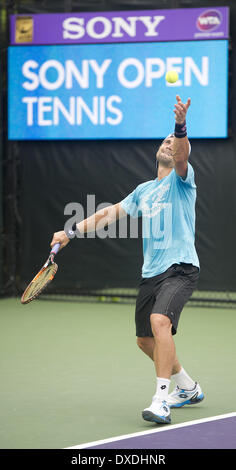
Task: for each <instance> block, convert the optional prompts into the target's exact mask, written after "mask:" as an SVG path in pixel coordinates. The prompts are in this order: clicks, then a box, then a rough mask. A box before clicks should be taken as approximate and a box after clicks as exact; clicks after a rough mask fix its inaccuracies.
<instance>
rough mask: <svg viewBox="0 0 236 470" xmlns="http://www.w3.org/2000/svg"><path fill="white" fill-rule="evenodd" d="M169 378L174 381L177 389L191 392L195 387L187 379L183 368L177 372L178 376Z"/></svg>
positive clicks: (190, 380) (191, 380)
mask: <svg viewBox="0 0 236 470" xmlns="http://www.w3.org/2000/svg"><path fill="white" fill-rule="evenodd" d="M171 378H172V379H174V381H175V383H176V385H178V387H179V388H184V389H185V390H192V389H193V388H194V387H195V382H194V380H193V379H191V377H189V375H188V374H187V372H186V371H185V370H184V368H183V367H182V368H181V370H180V372H178V374H174V375H172V376H171Z"/></svg>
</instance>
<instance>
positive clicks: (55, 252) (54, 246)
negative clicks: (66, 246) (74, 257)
mask: <svg viewBox="0 0 236 470" xmlns="http://www.w3.org/2000/svg"><path fill="white" fill-rule="evenodd" d="M60 246H61V244H60V243H56V244H55V245H53V247H52V250H51V253H50V254H53V255H56V254H57V253H58V251H59V248H60Z"/></svg>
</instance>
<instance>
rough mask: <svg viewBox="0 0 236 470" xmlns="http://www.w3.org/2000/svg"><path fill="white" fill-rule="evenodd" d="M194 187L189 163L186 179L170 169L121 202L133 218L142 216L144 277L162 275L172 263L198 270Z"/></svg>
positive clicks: (192, 172)
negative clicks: (167, 172) (161, 176)
mask: <svg viewBox="0 0 236 470" xmlns="http://www.w3.org/2000/svg"><path fill="white" fill-rule="evenodd" d="M195 202H196V185H195V181H194V170H193V167H192V166H191V164H190V163H188V170H187V176H186V178H185V179H183V178H181V177H180V176H178V175H177V173H176V171H175V169H173V170H172V171H171V172H170V173H169V175H167V176H165V177H164V178H162V179H161V180H160V181H158V179H157V178H156V179H155V180H152V181H147V182H146V183H143V184H140V185H139V186H137V188H136V189H135V190H134V191H133V192H132V193H130V194H129V195H128V196H127V197H126V198H125V199H123V200H122V201H121V206H122V208H123V209H124V210H125V212H127V214H129V215H131V216H132V217H139V216H142V236H143V256H144V263H143V267H142V276H143V277H153V276H156V275H157V274H161V273H163V272H165V271H166V270H167V269H168V268H169V267H170V266H171V265H172V264H174V263H190V264H193V265H194V266H197V267H199V260H198V256H197V252H196V249H195V243H194V242H195Z"/></svg>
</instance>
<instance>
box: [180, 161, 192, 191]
mask: <svg viewBox="0 0 236 470" xmlns="http://www.w3.org/2000/svg"><path fill="white" fill-rule="evenodd" d="M176 176H177V178H178V180H179V181H180V182H181V183H183V184H184V185H188V186H191V187H192V188H196V184H195V179H194V169H193V167H192V165H191V163H189V162H188V168H187V175H186V177H185V178H182V176H179V175H178V174H177V173H176Z"/></svg>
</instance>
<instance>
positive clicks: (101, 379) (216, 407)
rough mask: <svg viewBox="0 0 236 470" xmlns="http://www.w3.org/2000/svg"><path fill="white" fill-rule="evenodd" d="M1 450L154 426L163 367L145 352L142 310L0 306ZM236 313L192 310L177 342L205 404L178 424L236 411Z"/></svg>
mask: <svg viewBox="0 0 236 470" xmlns="http://www.w3.org/2000/svg"><path fill="white" fill-rule="evenodd" d="M0 312H1V313H0V315H1V333H0V335H1V338H0V357H1V370H0V373H1V392H0V393H1V420H0V423H1V424H0V442H1V444H0V447H1V448H5V449H13V448H15V449H20V448H24V449H26V448H27V449H30V448H34V449H41V448H44V449H47V448H55V449H60V448H65V447H69V446H75V445H79V444H83V443H86V442H91V441H96V440H101V439H106V438H110V437H113V436H120V435H123V434H129V433H135V432H139V431H145V430H149V429H153V428H154V426H155V425H153V424H151V423H147V422H145V421H143V420H142V417H141V411H142V409H143V408H144V407H146V406H147V405H148V404H149V401H150V397H151V396H152V394H154V392H155V373H154V365H153V364H152V362H151V361H150V359H148V358H147V357H146V356H145V355H144V354H143V353H142V352H141V351H140V350H139V349H138V348H137V346H136V338H135V330H134V318H133V317H134V305H121V304H118V303H115V304H112V303H102V302H101V303H95V302H93V303H88V302H84V303H82V302H71V301H70V302H69V301H67V302H66V301H50V300H37V301H35V302H32V303H31V304H29V305H26V306H22V305H21V304H20V300H19V299H14V298H12V299H3V300H1V301H0ZM235 329H236V314H235V309H227V308H225V309H223V308H209V309H208V308H200V307H199V308H198V307H188V306H187V307H185V309H184V310H183V312H182V316H181V320H180V324H179V332H178V334H177V335H176V337H175V340H176V344H177V347H178V354H179V358H180V360H181V361H182V362H183V366H184V367H185V369H186V370H187V371H189V372H190V373H191V375H192V377H193V378H196V379H197V380H199V382H200V384H201V386H202V388H203V390H204V392H205V395H206V398H205V400H204V401H203V402H202V403H201V404H199V405H197V406H189V407H184V408H183V409H174V410H172V413H171V414H172V424H178V423H182V422H186V421H191V420H196V419H200V418H206V417H210V416H216V415H221V414H224V413H230V412H233V411H235V389H236V376H235V373H234V366H235V361H236V350H235Z"/></svg>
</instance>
